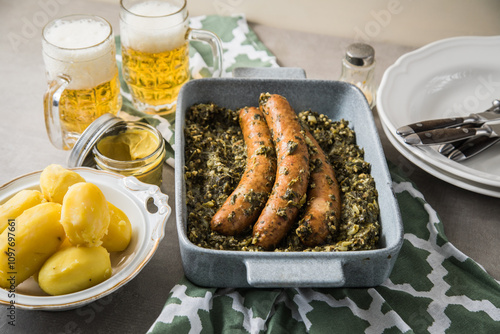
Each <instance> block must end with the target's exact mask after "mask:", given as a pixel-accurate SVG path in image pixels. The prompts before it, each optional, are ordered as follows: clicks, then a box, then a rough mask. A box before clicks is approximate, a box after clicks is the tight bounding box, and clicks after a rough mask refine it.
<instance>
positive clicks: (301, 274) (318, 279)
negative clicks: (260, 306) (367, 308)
mask: <svg viewBox="0 0 500 334" xmlns="http://www.w3.org/2000/svg"><path fill="white" fill-rule="evenodd" d="M245 266H246V269H247V281H248V284H250V285H251V286H254V287H261V288H271V287H338V286H344V285H345V276H344V271H343V268H342V261H341V260H332V259H314V258H306V259H296V258H294V259H293V260H284V259H262V258H259V259H247V260H246V261H245Z"/></svg>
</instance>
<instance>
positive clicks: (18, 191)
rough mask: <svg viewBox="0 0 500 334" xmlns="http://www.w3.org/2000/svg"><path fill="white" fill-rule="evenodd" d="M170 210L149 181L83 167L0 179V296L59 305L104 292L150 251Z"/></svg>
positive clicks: (20, 304)
mask: <svg viewBox="0 0 500 334" xmlns="http://www.w3.org/2000/svg"><path fill="white" fill-rule="evenodd" d="M152 203H154V205H152ZM170 213H171V208H170V206H169V205H168V196H167V195H165V194H163V193H161V191H160V189H159V188H158V187H157V186H154V185H150V184H146V183H142V182H140V181H138V180H137V179H136V178H134V177H123V176H121V175H118V174H114V173H110V172H106V171H102V170H95V169H91V168H85V167H81V168H71V169H66V168H63V167H61V166H59V165H49V166H47V167H46V168H45V169H44V170H43V171H37V172H33V173H29V174H26V175H23V176H21V177H18V178H16V179H14V180H12V181H10V182H8V183H6V184H5V185H3V186H0V303H1V304H5V305H12V304H15V307H16V308H22V309H33V310H67V309H72V308H76V307H80V306H83V305H85V304H88V303H90V302H93V301H95V300H97V299H99V298H102V297H104V296H106V295H108V294H110V293H112V292H113V291H115V290H117V289H119V288H120V287H122V286H123V285H124V284H125V283H127V282H128V281H130V280H131V279H132V278H134V277H135V276H136V275H137V274H138V273H139V272H140V271H141V269H142V268H143V267H144V266H145V265H146V264H147V263H148V261H149V260H150V259H151V257H152V256H153V255H154V253H155V251H156V249H157V248H158V245H159V243H160V241H161V240H162V239H163V236H164V231H165V224H166V222H167V220H168V217H169V216H170ZM35 226H36V228H35Z"/></svg>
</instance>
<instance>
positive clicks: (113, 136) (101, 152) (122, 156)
mask: <svg viewBox="0 0 500 334" xmlns="http://www.w3.org/2000/svg"><path fill="white" fill-rule="evenodd" d="M165 154H166V153H165V143H164V140H163V137H162V136H161V134H160V132H159V131H158V130H157V129H155V128H154V127H152V126H150V125H148V124H144V123H137V122H126V123H125V124H123V123H121V124H118V125H116V126H115V127H112V128H111V129H109V131H108V133H107V134H106V135H104V136H103V137H101V138H100V139H99V141H98V142H97V145H96V146H95V147H94V160H95V162H96V164H97V167H98V168H100V169H104V170H109V171H112V172H115V173H119V174H122V175H125V176H135V177H136V178H137V179H138V180H139V181H142V182H145V183H150V184H155V185H157V186H160V185H161V182H162V166H163V161H164V159H165Z"/></svg>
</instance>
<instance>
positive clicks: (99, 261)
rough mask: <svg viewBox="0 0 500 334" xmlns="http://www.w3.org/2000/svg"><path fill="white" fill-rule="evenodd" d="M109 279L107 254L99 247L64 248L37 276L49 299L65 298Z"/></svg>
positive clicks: (109, 267) (46, 263)
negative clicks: (65, 295)
mask: <svg viewBox="0 0 500 334" xmlns="http://www.w3.org/2000/svg"><path fill="white" fill-rule="evenodd" d="M109 277H111V261H110V258H109V253H108V251H107V250H106V249H105V248H104V247H102V246H98V247H78V246H70V247H68V248H63V249H61V250H59V251H58V252H57V253H55V254H54V255H52V256H51V257H50V258H49V259H48V260H47V261H46V262H45V264H44V265H43V266H42V268H41V269H40V272H39V273H38V284H39V285H40V288H42V290H43V291H45V292H46V293H48V294H50V295H64V294H67V293H72V292H77V291H81V290H84V289H87V288H90V287H92V286H94V285H97V284H99V283H101V282H103V281H105V280H107V279H108V278H109Z"/></svg>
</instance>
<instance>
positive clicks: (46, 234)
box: [0, 202, 65, 289]
mask: <svg viewBox="0 0 500 334" xmlns="http://www.w3.org/2000/svg"><path fill="white" fill-rule="evenodd" d="M60 217H61V205H60V204H58V203H50V202H48V203H42V204H38V205H36V206H34V207H32V208H30V209H27V210H25V211H24V212H23V213H22V214H21V215H20V216H19V217H17V219H16V220H15V222H14V224H12V225H9V226H8V227H7V228H6V229H5V230H4V231H3V232H2V234H0V287H2V288H6V289H8V288H10V287H11V286H12V285H14V286H17V285H19V284H20V283H22V282H23V281H24V280H26V279H27V278H29V277H30V276H31V275H33V274H35V273H36V272H37V271H38V270H39V269H40V268H41V267H42V265H43V264H44V262H45V261H46V260H47V259H48V258H49V257H50V256H51V255H52V254H54V253H55V252H56V251H57V250H58V249H59V246H60V245H61V244H62V242H63V240H64V237H65V236H64V229H63V227H62V225H61V223H60V221H59V220H60Z"/></svg>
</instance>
